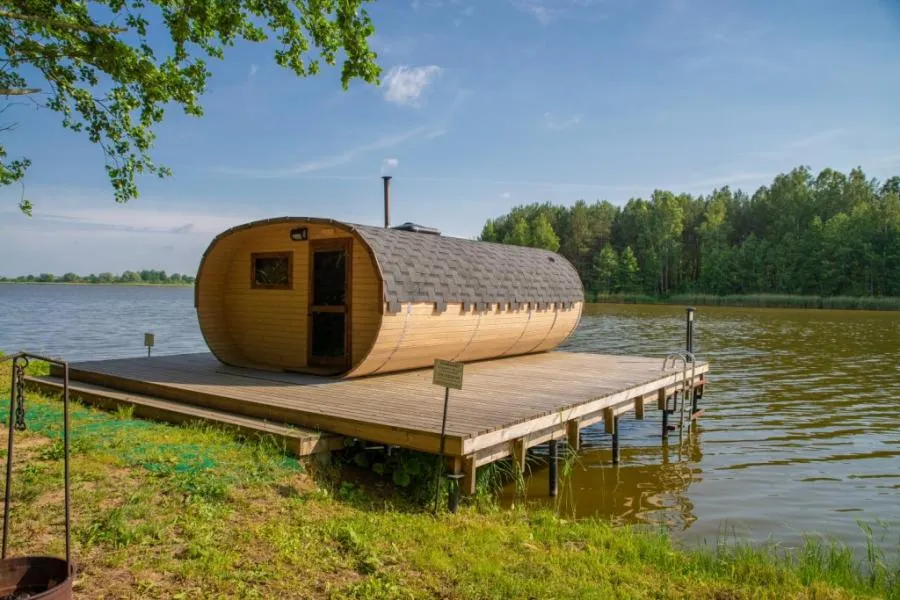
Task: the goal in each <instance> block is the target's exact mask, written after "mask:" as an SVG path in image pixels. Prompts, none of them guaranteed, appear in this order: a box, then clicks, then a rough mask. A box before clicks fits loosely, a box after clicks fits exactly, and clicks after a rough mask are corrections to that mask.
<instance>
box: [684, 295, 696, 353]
mask: <svg viewBox="0 0 900 600" xmlns="http://www.w3.org/2000/svg"><path fill="white" fill-rule="evenodd" d="M685 312H686V313H687V323H686V333H685V348H686V349H687V351H688V355H687V360H688V361H691V360H693V359H692V358H691V353H693V352H694V307H693V306H688V307H687V308H686V309H685Z"/></svg>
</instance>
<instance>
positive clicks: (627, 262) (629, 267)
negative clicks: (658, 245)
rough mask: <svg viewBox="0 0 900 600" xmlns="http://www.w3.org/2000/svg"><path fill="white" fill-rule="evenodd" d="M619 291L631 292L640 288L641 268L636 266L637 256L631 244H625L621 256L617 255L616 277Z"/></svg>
mask: <svg viewBox="0 0 900 600" xmlns="http://www.w3.org/2000/svg"><path fill="white" fill-rule="evenodd" d="M616 281H617V283H618V287H619V290H618V291H620V292H624V293H626V294H633V293H635V292H637V291H638V290H639V289H640V285H641V284H640V281H641V270H640V267H638V262H637V257H635V255H634V251H632V249H631V246H625V249H624V250H622V256H620V257H619V272H618V275H617V277H616Z"/></svg>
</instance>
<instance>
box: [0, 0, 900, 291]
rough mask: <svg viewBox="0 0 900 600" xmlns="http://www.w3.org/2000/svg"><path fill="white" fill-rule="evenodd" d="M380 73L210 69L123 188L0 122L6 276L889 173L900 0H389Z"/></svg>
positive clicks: (34, 130) (470, 230)
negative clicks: (346, 77)
mask: <svg viewBox="0 0 900 600" xmlns="http://www.w3.org/2000/svg"><path fill="white" fill-rule="evenodd" d="M368 10H369V12H370V14H371V16H372V18H373V21H374V24H375V28H376V33H375V36H374V37H373V38H372V40H371V43H372V46H373V48H374V49H375V51H376V52H377V54H378V63H379V64H380V65H381V67H382V68H383V74H382V78H381V85H380V86H371V85H368V84H364V83H362V82H353V83H352V84H351V86H350V89H349V90H348V91H344V90H342V88H341V85H340V71H339V69H336V68H332V69H329V68H326V69H323V71H322V72H321V73H320V74H319V75H318V76H316V77H313V78H307V79H297V78H296V77H295V76H292V75H291V74H289V73H288V72H286V71H284V70H282V69H280V68H279V67H278V66H277V65H276V64H275V61H274V58H273V55H272V53H273V50H274V47H273V46H271V45H258V44H257V45H251V44H243V45H238V46H236V47H234V48H231V49H230V51H229V52H228V53H227V55H226V59H225V61H222V62H216V63H214V64H212V71H213V77H212V79H211V80H210V83H209V86H208V91H207V93H206V95H205V96H204V97H203V99H202V103H203V106H204V108H205V115H204V116H203V117H202V118H201V119H197V118H193V117H188V116H185V115H183V114H181V113H180V112H179V111H177V110H169V111H168V112H167V117H166V120H165V122H164V123H163V124H162V125H161V126H159V127H158V129H157V135H158V138H157V141H156V145H155V148H154V151H153V156H154V158H155V160H156V162H158V163H160V164H163V165H166V166H168V167H171V168H172V169H173V170H174V176H172V177H170V178H167V179H162V180H159V179H155V178H153V177H144V178H142V179H140V180H139V182H138V183H139V186H140V190H141V195H140V197H139V198H138V199H136V200H133V201H130V202H129V203H127V204H124V205H120V204H116V203H115V202H114V200H113V195H112V190H111V188H110V186H109V183H108V181H107V179H106V175H105V172H104V169H103V156H102V153H101V151H100V149H99V148H98V147H96V146H94V145H92V144H91V143H90V142H89V141H88V140H87V139H86V138H85V137H84V136H82V135H78V134H75V133H72V132H69V131H66V130H63V129H62V128H61V127H60V125H59V123H60V117H59V115H58V114H56V113H53V112H50V111H47V110H34V109H33V108H27V107H26V108H23V107H12V108H11V109H10V110H7V111H5V112H4V113H3V114H2V115H0V117H2V118H5V119H8V120H10V121H14V122H15V123H16V124H17V127H16V129H15V130H13V131H11V132H10V131H7V132H4V133H3V134H2V135H3V138H2V143H3V144H4V145H5V146H6V148H7V150H8V152H9V154H10V157H17V156H28V157H30V158H31V160H32V164H33V166H32V168H31V169H30V170H29V172H28V175H27V178H26V180H25V193H26V195H27V197H28V198H29V199H31V200H32V202H33V203H34V205H35V209H34V216H33V217H31V218H29V217H26V216H24V215H21V214H20V213H19V212H18V209H17V207H16V203H17V201H18V199H19V197H20V196H21V195H22V191H23V190H22V188H21V186H11V187H7V188H2V189H0V274H2V275H7V276H16V275H21V274H27V273H41V272H50V273H55V274H61V273H64V272H67V271H73V272H76V273H84V274H86V273H90V272H95V273H96V272H103V271H111V272H121V271H123V270H127V269H131V270H136V269H165V270H166V271H168V272H170V273H171V272H180V273H195V272H196V269H197V266H198V264H199V261H200V256H201V254H202V253H203V251H204V249H205V248H206V247H207V245H208V244H209V242H210V241H211V239H212V238H213V237H214V236H215V235H216V234H217V233H219V232H221V231H222V230H224V229H226V228H228V227H231V226H233V225H237V224H240V223H244V222H247V221H251V220H254V219H259V218H267V217H278V216H285V215H291V216H315V217H332V218H336V219H339V220H345V221H350V222H355V223H368V224H381V223H382V222H383V214H382V183H381V179H380V176H381V175H382V174H390V175H392V176H393V178H394V179H393V203H392V214H391V217H392V221H393V222H394V223H396V224H399V223H402V222H405V221H413V222H417V223H422V224H426V225H430V226H435V227H438V228H439V229H441V230H442V232H443V233H444V234H446V235H454V236H461V237H474V236H477V235H478V233H479V232H480V231H481V228H482V226H483V225H484V222H485V220H486V219H488V218H492V217H497V216H500V215H502V214H504V213H506V212H507V211H508V210H509V209H510V208H512V207H513V206H516V205H520V204H525V203H531V202H553V203H558V204H567V205H568V204H572V203H574V202H575V201H577V200H579V199H585V200H587V201H588V202H593V201H596V200H609V201H610V202H613V203H614V204H618V205H621V204H624V203H625V202H627V201H628V199H629V198H632V197H647V196H648V195H649V194H650V193H651V192H652V191H653V190H654V189H668V190H672V191H674V192H676V193H681V192H686V193H692V194H698V193H704V194H706V193H709V192H711V191H712V190H713V189H714V188H716V187H719V186H724V185H729V186H731V187H732V188H741V189H744V190H747V191H751V192H752V191H753V190H755V189H756V188H757V187H758V186H760V185H764V184H767V183H769V182H770V181H771V180H772V178H773V177H774V176H775V175H777V174H778V173H781V172H786V171H788V170H790V169H792V168H793V167H795V166H798V165H808V166H810V167H811V168H812V169H813V170H818V169H821V168H824V167H832V168H835V169H839V170H843V171H847V170H849V169H851V168H853V167H855V166H862V167H863V168H864V169H865V171H866V173H867V174H868V175H869V176H872V177H877V178H878V179H881V180H883V179H886V178H887V177H889V176H891V175H896V174H900V2H898V1H896V0H854V1H853V2H848V1H846V0H777V1H776V0H747V1H745V0H728V1H725V0H477V1H476V0H378V1H376V2H374V3H373V4H370V5H369V6H368Z"/></svg>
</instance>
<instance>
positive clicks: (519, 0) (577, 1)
mask: <svg viewBox="0 0 900 600" xmlns="http://www.w3.org/2000/svg"><path fill="white" fill-rule="evenodd" d="M510 3H511V4H512V5H513V7H514V8H516V9H518V10H520V11H522V12H525V13H528V14H530V15H531V16H532V17H534V18H535V19H536V20H537V22H538V23H540V24H541V25H549V24H550V23H552V22H553V21H557V20H559V19H562V18H566V17H575V16H583V15H584V14H585V11H587V10H588V9H596V8H598V7H600V6H602V5H603V4H604V1H603V0H510ZM601 16H602V17H605V16H606V15H605V14H602V13H601Z"/></svg>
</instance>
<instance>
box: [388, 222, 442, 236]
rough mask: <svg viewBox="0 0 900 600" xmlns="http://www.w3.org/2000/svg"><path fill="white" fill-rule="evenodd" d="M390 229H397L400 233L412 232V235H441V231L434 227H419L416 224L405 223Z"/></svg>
mask: <svg viewBox="0 0 900 600" xmlns="http://www.w3.org/2000/svg"><path fill="white" fill-rule="evenodd" d="M391 229H398V230H400V231H412V232H413V233H430V234H431V235H441V230H440V229H437V228H435V227H426V226H425V225H419V224H417V223H410V222H409V221H407V222H406V223H404V224H403V225H397V226H395V227H391Z"/></svg>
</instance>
